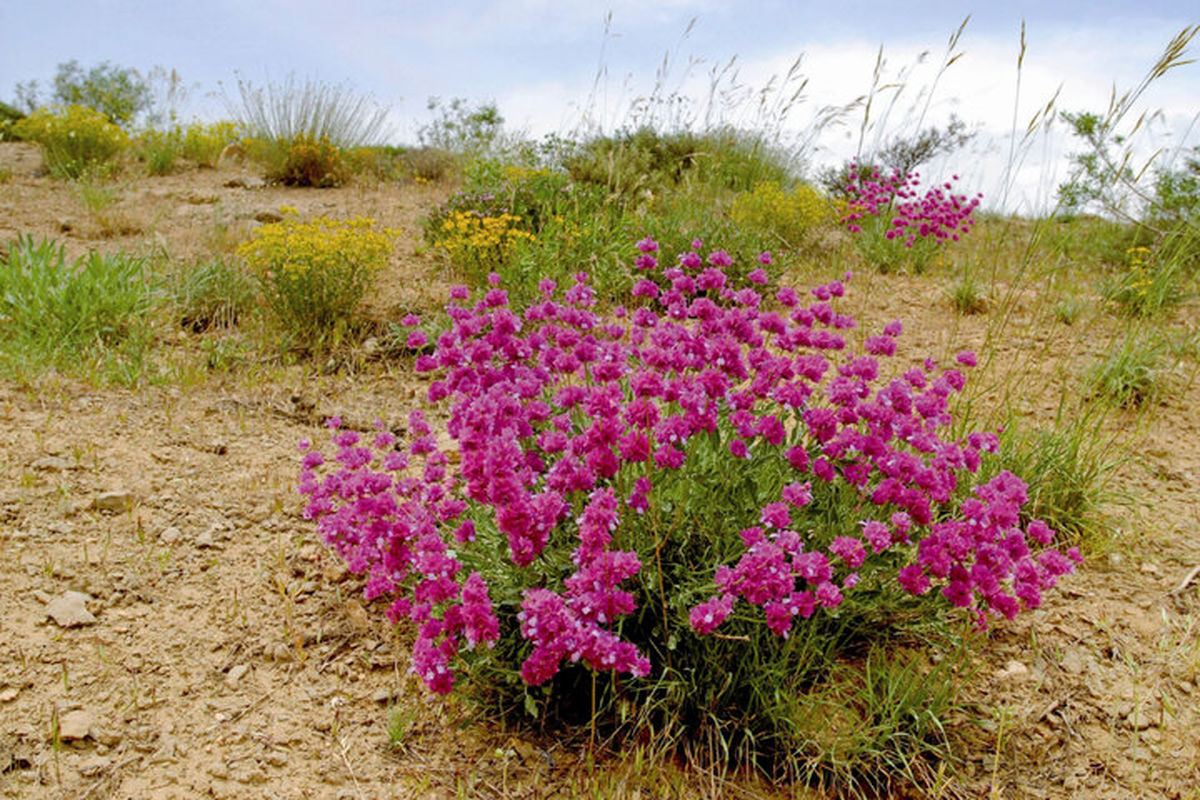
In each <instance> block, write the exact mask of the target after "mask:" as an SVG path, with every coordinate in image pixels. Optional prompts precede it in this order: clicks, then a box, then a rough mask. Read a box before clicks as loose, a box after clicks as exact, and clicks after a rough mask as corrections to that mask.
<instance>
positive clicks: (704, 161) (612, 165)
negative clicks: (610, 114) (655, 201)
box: [562, 127, 791, 203]
mask: <svg viewBox="0 0 1200 800" xmlns="http://www.w3.org/2000/svg"><path fill="white" fill-rule="evenodd" d="M562 163H563V166H564V167H565V168H566V170H567V172H568V173H569V174H570V176H571V178H572V180H575V181H578V182H580V183H587V184H592V185H596V186H602V187H604V188H605V189H606V190H607V191H608V193H609V194H610V195H611V197H612V198H613V199H615V200H618V201H620V202H623V203H630V202H634V203H636V202H639V200H640V199H641V198H643V197H644V196H645V195H647V194H649V195H651V196H653V195H655V194H657V193H659V192H660V191H662V190H664V189H668V188H671V187H674V186H678V185H679V184H681V183H683V182H685V181H694V182H695V183H699V184H703V185H706V186H710V187H713V188H718V189H725V190H733V191H749V190H750V189H752V188H753V187H754V186H756V185H757V184H759V183H764V182H775V183H786V182H787V181H788V180H789V178H790V177H791V176H790V175H789V173H788V170H787V167H786V158H785V156H784V154H783V153H781V152H777V151H776V150H774V149H772V148H771V147H769V146H768V145H767V144H765V143H764V142H763V141H762V140H761V139H760V138H759V137H757V136H755V135H753V134H747V133H743V132H740V131H737V130H734V129H725V128H722V129H716V130H712V131H707V132H704V133H696V132H692V131H687V130H683V131H674V132H669V133H664V132H660V131H658V130H655V129H654V128H651V127H642V128H638V129H636V130H633V131H625V132H623V133H619V134H616V135H613V136H598V137H596V138H594V139H591V140H590V141H588V142H585V143H584V144H583V145H580V146H576V147H574V148H572V149H571V150H569V151H568V152H566V153H564V154H563V155H562Z"/></svg>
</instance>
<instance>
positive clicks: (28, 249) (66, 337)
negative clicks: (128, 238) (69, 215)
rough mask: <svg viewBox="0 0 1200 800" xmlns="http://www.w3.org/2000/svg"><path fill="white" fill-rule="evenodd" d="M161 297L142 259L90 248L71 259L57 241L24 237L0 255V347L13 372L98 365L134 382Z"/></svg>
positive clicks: (78, 370)
mask: <svg viewBox="0 0 1200 800" xmlns="http://www.w3.org/2000/svg"><path fill="white" fill-rule="evenodd" d="M159 301H160V294H159V292H158V291H157V290H156V288H155V287H154V285H153V283H152V281H151V280H150V278H149V276H148V275H147V274H146V270H145V265H144V263H143V262H142V261H141V260H140V259H136V258H131V257H129V256H126V255H122V254H118V255H109V256H105V255H100V254H99V253H91V254H88V255H86V256H83V257H82V258H80V259H78V260H77V261H75V262H74V263H68V262H67V260H66V257H65V255H64V252H63V249H62V247H61V246H60V245H58V244H56V243H54V242H52V241H42V242H40V243H35V242H34V241H33V238H32V237H22V238H20V239H18V240H16V241H15V242H14V243H13V244H12V246H11V247H10V249H9V251H8V254H7V255H5V256H4V257H2V258H0V318H2V319H3V320H4V323H5V324H4V325H2V326H0V348H3V350H4V351H5V354H6V355H7V359H6V361H7V364H8V367H9V368H10V369H11V370H13V371H14V372H17V373H28V372H40V371H42V370H43V369H45V368H46V367H53V368H55V369H59V370H61V371H64V372H69V373H73V374H84V375H88V374H91V375H95V374H97V369H98V370H99V374H100V375H102V376H104V377H106V378H108V379H111V380H114V381H116V382H118V383H125V384H128V383H133V382H136V381H137V380H138V379H139V378H140V377H141V376H142V374H143V372H144V369H145V367H146V358H147V352H148V349H149V345H150V339H151V331H150V327H149V315H150V312H151V311H152V310H153V309H154V308H155V306H156V305H157V304H158V303H159Z"/></svg>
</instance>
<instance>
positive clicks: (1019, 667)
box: [996, 660, 1029, 681]
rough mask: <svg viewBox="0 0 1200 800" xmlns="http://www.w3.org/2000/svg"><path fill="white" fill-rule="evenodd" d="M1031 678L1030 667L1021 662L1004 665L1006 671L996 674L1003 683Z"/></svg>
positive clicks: (999, 671)
mask: <svg viewBox="0 0 1200 800" xmlns="http://www.w3.org/2000/svg"><path fill="white" fill-rule="evenodd" d="M1028 676H1029V667H1027V666H1025V665H1024V664H1022V663H1021V662H1020V661H1016V660H1012V661H1009V662H1008V663H1007V664H1005V665H1004V669H1002V670H998V671H997V672H996V677H997V678H998V679H1000V680H1002V681H1005V680H1013V681H1021V680H1024V679H1025V678H1027V677H1028Z"/></svg>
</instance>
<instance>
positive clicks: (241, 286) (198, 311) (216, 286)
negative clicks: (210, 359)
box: [167, 256, 255, 333]
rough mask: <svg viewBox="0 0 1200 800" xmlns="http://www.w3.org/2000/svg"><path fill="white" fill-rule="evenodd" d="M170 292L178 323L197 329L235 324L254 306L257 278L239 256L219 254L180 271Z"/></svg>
mask: <svg viewBox="0 0 1200 800" xmlns="http://www.w3.org/2000/svg"><path fill="white" fill-rule="evenodd" d="M167 292H168V295H169V297H170V299H171V302H172V304H173V306H174V309H175V319H176V321H177V322H178V324H179V325H180V326H181V327H183V328H186V329H188V330H191V331H193V332H195V333H203V332H205V331H209V330H214V329H219V328H232V327H234V326H235V325H237V324H238V322H239V320H241V319H244V318H245V317H246V315H247V314H249V313H250V312H251V311H252V309H253V308H254V299H255V286H254V281H253V279H252V278H251V277H250V275H249V274H247V273H246V271H245V270H243V269H242V267H241V265H240V264H239V263H237V261H236V260H231V259H226V258H221V257H219V256H218V257H216V258H212V259H209V260H207V261H201V262H199V263H196V264H193V265H191V266H188V267H185V268H182V269H179V270H178V271H176V272H175V273H174V274H173V275H172V276H171V277H170V279H169V280H168V282H167Z"/></svg>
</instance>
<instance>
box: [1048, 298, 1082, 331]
mask: <svg viewBox="0 0 1200 800" xmlns="http://www.w3.org/2000/svg"><path fill="white" fill-rule="evenodd" d="M1086 308H1087V303H1086V302H1085V301H1084V300H1083V298H1081V297H1079V296H1078V295H1077V294H1074V293H1071V294H1068V295H1065V296H1064V297H1060V298H1059V299H1058V300H1057V301H1055V303H1054V309H1053V311H1054V318H1055V319H1056V320H1058V321H1059V322H1061V323H1062V324H1064V325H1074V324H1075V321H1076V320H1077V319H1079V315H1080V314H1082V313H1083V311H1084V309H1086Z"/></svg>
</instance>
